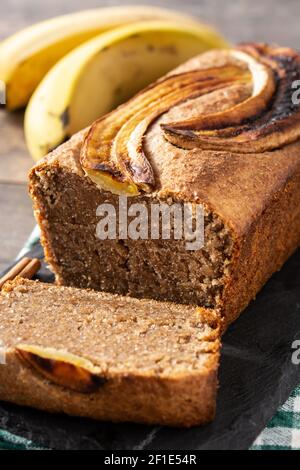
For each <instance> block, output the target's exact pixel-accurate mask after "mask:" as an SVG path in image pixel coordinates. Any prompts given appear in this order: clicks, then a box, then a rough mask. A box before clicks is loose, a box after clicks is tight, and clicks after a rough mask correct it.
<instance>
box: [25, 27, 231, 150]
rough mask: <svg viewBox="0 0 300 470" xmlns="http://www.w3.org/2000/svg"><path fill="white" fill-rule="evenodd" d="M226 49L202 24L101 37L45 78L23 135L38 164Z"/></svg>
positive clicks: (124, 30) (118, 30)
mask: <svg viewBox="0 0 300 470" xmlns="http://www.w3.org/2000/svg"><path fill="white" fill-rule="evenodd" d="M218 47H222V48H224V47H227V43H226V42H225V41H224V40H223V39H222V38H221V37H220V36H219V35H217V34H216V33H214V32H212V31H211V30H210V29H207V28H206V27H203V26H202V25H195V24H194V25H192V24H191V23H189V24H184V23H183V22H181V24H180V23H178V22H170V21H152V22H149V21H145V22H138V23H133V24H130V25H127V26H123V27H120V28H116V29H114V30H113V31H111V32H108V33H105V34H102V35H100V36H97V37H96V38H94V39H92V40H90V41H87V42H86V43H84V44H83V45H81V46H80V47H78V48H76V49H74V50H73V51H72V52H70V53H69V54H67V55H66V56H65V57H64V58H63V59H61V60H60V61H59V62H58V63H57V64H56V65H55V66H54V67H53V68H52V69H51V70H50V71H49V72H48V74H47V75H46V76H45V78H44V79H43V80H42V82H41V83H40V85H39V86H38V88H37V89H36V91H35V92H34V94H33V95H32V97H31V100H30V101H29V104H28V107H27V110H26V113H25V136H26V140H27V144H28V148H29V150H30V152H31V154H32V156H33V158H34V159H39V158H40V157H41V156H43V155H45V154H46V153H47V152H48V151H49V150H51V149H53V148H55V147H56V146H57V145H59V144H60V143H61V142H62V141H63V140H64V139H65V138H66V137H67V136H70V135H72V134H74V133H75V132H77V131H78V130H80V129H82V128H84V127H85V126H87V125H89V124H91V123H92V122H93V121H94V120H95V119H97V118H98V117H99V116H101V115H103V114H105V113H107V112H109V111H111V110H112V109H114V108H115V107H116V106H118V105H119V104H120V103H122V102H124V101H126V100H127V99H128V98H130V97H131V96H132V95H133V94H135V93H136V92H137V91H139V90H141V89H142V88H144V87H145V86H146V85H148V84H149V83H151V82H152V81H154V80H155V79H157V78H158V77H160V76H161V75H163V74H165V73H166V72H168V71H169V70H171V69H173V68H174V67H176V66H177V65H179V64H180V63H182V62H184V61H185V60H187V59H188V58H190V57H192V56H194V55H197V54H199V53H201V52H203V51H205V50H207V49H211V48H218Z"/></svg>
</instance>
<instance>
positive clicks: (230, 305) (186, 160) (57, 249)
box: [30, 45, 300, 327]
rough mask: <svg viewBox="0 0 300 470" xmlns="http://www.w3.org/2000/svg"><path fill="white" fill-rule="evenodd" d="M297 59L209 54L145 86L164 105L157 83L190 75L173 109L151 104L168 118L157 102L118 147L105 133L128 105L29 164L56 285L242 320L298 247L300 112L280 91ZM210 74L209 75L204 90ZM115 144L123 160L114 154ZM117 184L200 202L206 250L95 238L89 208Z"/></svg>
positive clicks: (144, 196) (150, 195) (282, 53)
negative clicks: (140, 132) (189, 307)
mask: <svg viewBox="0 0 300 470" xmlns="http://www.w3.org/2000/svg"><path fill="white" fill-rule="evenodd" d="M245 57H246V59H245ZM272 57H273V58H272ZM274 57H275V59H276V58H277V59H278V60H277V59H276V60H277V62H276V60H275V59H274ZM280 57H281V59H280ZM280 60H281V62H280ZM299 63H300V62H299V56H298V55H297V54H296V53H295V52H294V51H291V50H289V49H284V48H277V49H274V50H273V49H270V48H268V47H265V46H260V45H254V46H248V47H247V46H245V47H244V50H243V51H242V54H241V51H240V50H237V51H235V52H234V53H233V52H228V51H213V52H209V53H205V54H203V55H201V56H199V57H196V58H194V59H193V60H192V61H189V62H188V63H187V64H184V65H183V66H181V67H180V68H178V69H176V71H174V74H173V75H172V74H171V75H169V76H168V77H165V78H163V79H162V80H161V81H160V82H158V83H157V84H155V85H154V86H153V88H150V92H151V90H153V89H154V90H156V94H157V93H160V95H159V96H162V100H161V103H169V102H170V103H173V101H174V100H173V98H174V96H175V97H177V98H178V95H177V94H176V93H175V95H172V96H173V98H172V99H170V100H166V99H165V98H166V97H165V96H164V95H163V94H162V95H161V93H162V89H161V86H162V83H163V86H165V83H169V84H170V83H171V84H172V86H175V88H176V86H177V85H176V83H177V82H176V79H174V77H175V76H177V75H178V74H181V75H180V76H181V78H180V79H179V78H178V80H179V81H178V87H179V88H180V87H181V85H182V84H183V85H182V86H183V87H185V84H186V87H185V88H184V89H185V90H186V93H187V94H186V95H185V99H184V100H183V101H181V102H180V100H179V101H178V100H177V101H176V100H175V102H174V103H173V104H172V105H170V107H166V108H163V107H162V106H161V104H159V103H158V108H157V109H160V110H161V109H163V113H162V114H159V115H157V116H156V115H155V116H156V117H155V119H152V117H153V115H154V114H155V113H154V111H155V109H154V108H155V107H153V106H152V108H151V110H152V111H153V113H154V114H152V115H151V114H150V118H151V119H150V118H149V116H148V117H147V115H146V118H145V119H146V121H145V120H144V121H143V120H141V121H139V126H137V128H135V132H133V133H132V134H131V135H130V139H128V142H130V145H128V146H127V148H125V147H126V142H125V141H124V135H126V133H125V132H123V133H122V132H121V131H120V134H121V137H122V138H120V139H119V140H118V139H117V137H118V136H119V134H117V136H115V140H112V141H110V140H108V142H109V145H108V146H107V145H106V144H105V139H104V138H103V136H107V133H108V135H111V134H113V135H114V133H113V132H111V131H112V130H113V129H114V127H113V126H112V127H110V124H109V123H111V122H113V123H114V124H117V123H118V122H121V123H123V121H124V122H125V124H124V126H125V130H126V129H127V128H126V122H129V123H130V122H131V121H130V120H128V121H126V120H124V115H125V116H126V112H127V111H128V107H129V109H130V106H131V104H132V102H129V104H127V105H125V114H124V112H123V111H124V108H121V110H120V109H118V110H117V111H116V114H113V115H112V116H107V117H106V118H105V119H102V120H99V122H96V123H95V124H94V125H93V126H92V127H91V128H90V129H87V130H84V131H82V132H81V133H79V134H77V135H75V136H74V137H73V138H72V139H71V140H70V141H69V142H67V143H65V144H63V145H62V146H61V147H59V148H58V149H57V150H55V151H54V152H52V153H51V154H49V155H48V156H47V157H46V158H45V159H44V160H43V161H41V162H40V163H38V164H37V165H36V166H35V167H34V168H33V170H32V171H31V173H30V193H31V196H32V198H33V202H34V209H35V215H36V218H37V221H38V223H39V226H40V228H41V234H42V244H43V246H44V249H45V255H46V259H47V261H48V263H49V265H50V267H51V269H52V270H53V271H54V273H55V275H56V279H57V281H58V283H59V284H63V285H71V286H78V287H92V288H93V289H97V290H103V291H111V292H115V293H120V294H127V293H128V294H130V295H131V296H135V297H148V298H155V299H159V300H171V301H175V302H180V303H186V304H189V303H192V304H197V305H199V306H203V307H209V308H212V309H218V310H219V311H220V313H221V316H222V318H223V320H224V327H226V326H227V325H228V324H229V323H230V322H232V321H233V320H234V319H235V318H237V316H238V315H239V314H240V312H241V311H242V310H243V309H244V308H245V307H246V306H247V305H248V303H249V302H250V301H251V300H252V299H253V298H254V297H255V296H256V294H257V292H258V291H259V290H260V289H261V288H262V286H263V285H264V283H265V282H266V281H267V280H268V279H269V277H270V276H271V275H272V274H273V273H274V272H275V271H276V270H278V269H280V268H281V266H282V264H283V263H284V262H285V260H286V259H287V258H288V257H289V256H290V255H291V253H292V252H293V251H294V250H295V249H296V248H297V247H298V246H299V243H300V211H299V207H300V204H299V201H300V158H299V151H300V147H299V145H300V144H299V140H298V133H299V125H298V124H297V123H298V114H297V113H298V108H297V106H294V105H293V104H290V103H291V100H292V96H290V95H289V94H288V93H290V92H291V90H292V87H291V86H290V85H291V83H290V78H291V76H293V77H298V75H299V79H300V65H299ZM274 64H275V65H274ZM286 64H290V65H289V67H286ZM206 70H209V72H205V71H206ZM193 73H196V75H195V77H196V78H195V77H194V76H193ZM205 73H208V75H209V77H210V78H211V79H212V82H213V83H214V88H213V89H208V91H209V92H204V91H203V90H204V89H203V87H202V85H201V83H206V82H205ZM191 74H192V75H191ZM203 74H204V75H203ZM232 74H233V78H232ZM291 74H292V75H291ZM276 76H278V77H279V79H278V81H276V80H275V78H276ZM170 77H171V78H170ZM186 77H188V78H187V79H186ZM201 77H202V78H201ZM237 77H238V78H237ZM249 77H250V81H249ZM193 78H195V80H193ZM203 78H204V81H203ZM196 79H197V80H199V86H198V85H197V83H198V82H197V80H196ZM180 80H182V82H181V81H180ZM185 80H187V81H186V82H185ZM201 80H202V81H201ZM251 80H253V82H252V81H251ZM179 85H180V86H179ZM168 86H169V85H168ZM189 87H190V88H189ZM194 87H196V89H194ZM197 87H198V88H197ZM201 87H202V88H201ZM166 90H167V88H166ZM148 91H149V89H148ZM148 91H147V90H146V91H145V93H146V95H144V97H145V96H146V97H147V96H148V95H147V93H148ZM190 91H191V92H192V93H193V94H192V95H191V96H189V95H188V93H189V92H190ZM206 91H207V90H206ZM166 93H167V92H166ZM197 93H198V94H197ZM142 96H143V95H142ZM155 96H156V95H155ZM270 97H271V98H272V99H271V101H270V103H269V99H270ZM150 98H151V95H150ZM177 98H176V99H177ZM136 99H138V100H140V99H141V95H138V97H137V98H136ZM136 99H135V100H136ZM147 99H148V101H149V96H148V98H147ZM289 99H290V101H289ZM172 100H173V101H172ZM134 102H135V101H134ZM130 103H131V104H130ZM135 103H136V102H135ZM270 104H272V106H273V107H272V106H271V107H270ZM126 106H127V108H126ZM168 106H169V105H168ZM273 108H274V109H273ZM122 110H123V111H122ZM144 111H145V110H143V109H142V110H141V113H142V115H143V116H144V114H143V112H144ZM122 113H123V114H122ZM251 113H252V114H253V113H254V114H255V113H256V114H255V116H253V115H252V114H251ZM146 114H147V113H146ZM203 117H204V118H203ZM205 117H207V120H206V119H205ZM147 118H149V123H150V124H149V126H148V127H147V126H145V122H146V124H147V123H148V121H147ZM246 118H247V119H248V120H247V119H246ZM250 118H251V119H250ZM249 119H250V120H249ZM103 123H104V124H105V125H104V124H103ZM270 123H273V124H272V125H270ZM143 126H144V127H145V128H146V131H145V133H144V134H143V135H142V136H140V137H141V140H140V141H138V142H137V145H136V146H133V150H132V143H133V142H135V139H134V138H133V137H132V136H133V135H134V137H136V135H137V134H138V132H137V131H138V130H139V129H141V128H142V129H143ZM205 126H206V127H205ZM122 129H123V130H124V128H122ZM127 130H128V129H127ZM226 136H227V137H228V139H227V138H226ZM101 139H102V140H101ZM117 143H119V144H120V145H119V147H120V148H121V150H122V149H123V150H124V148H125V150H124V155H125V156H123V154H122V152H121V151H120V154H118V153H117V155H115V154H114V152H115V153H116V148H117V149H118V148H119V147H118V146H117ZM98 144H99V145H98ZM124 145H125V147H124ZM107 147H108V148H109V151H107ZM129 148H130V149H131V154H130V152H129V150H128V149H129ZM117 157H118V158H119V159H118V158H117ZM123 157H124V158H123ZM101 158H102V159H103V161H102V160H101ZM114 158H116V160H114ZM116 162H117V163H116ZM117 164H118V165H119V166H118V165H117ZM128 168H129V169H128ZM132 168H133V169H134V170H132ZM130 169H131V170H130ZM137 169H138V170H139V171H137ZM124 182H125V183H126V184H125V183H124ZM124 184H125V186H124ZM109 185H111V186H109ZM122 185H123V186H122ZM126 185H127V186H126ZM109 187H111V191H109V190H108V188H109ZM120 187H127V188H128V187H130V188H133V189H132V194H131V195H130V197H128V205H129V206H130V204H133V203H136V202H140V203H143V204H144V205H146V206H147V207H149V206H150V205H151V204H155V203H158V202H164V203H166V204H172V203H173V202H179V203H181V204H183V203H184V202H190V203H192V204H193V205H194V206H197V205H201V206H202V207H203V209H204V215H205V221H204V222H205V223H204V225H205V233H204V246H203V248H202V249H199V250H195V251H189V250H187V249H186V245H185V240H172V239H171V240H162V239H159V240H156V239H151V238H150V239H147V240H131V239H125V240H123V239H120V238H118V237H116V239H114V240H99V239H98V238H97V236H96V226H97V223H98V222H99V218H98V217H97V215H96V211H97V207H98V206H99V205H100V204H103V203H107V202H108V203H111V204H112V205H113V206H115V207H116V206H117V201H118V196H117V195H116V194H115V193H114V192H115V189H116V188H118V189H120Z"/></svg>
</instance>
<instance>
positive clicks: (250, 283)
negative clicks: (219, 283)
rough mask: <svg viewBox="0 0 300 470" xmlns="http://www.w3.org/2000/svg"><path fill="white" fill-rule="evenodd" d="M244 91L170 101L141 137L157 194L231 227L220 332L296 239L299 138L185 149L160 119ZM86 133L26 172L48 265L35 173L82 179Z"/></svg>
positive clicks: (215, 104)
mask: <svg viewBox="0 0 300 470" xmlns="http://www.w3.org/2000/svg"><path fill="white" fill-rule="evenodd" d="M222 60H223V59H222V54H221V53H220V51H212V52H208V53H205V54H202V55H201V56H199V57H197V58H194V59H192V60H191V61H189V62H187V63H186V64H184V65H183V66H181V67H179V68H178V69H177V71H187V70H192V69H193V68H199V67H209V66H210V65H212V64H214V65H215V64H222ZM244 93H245V90H242V89H240V87H239V86H233V87H231V88H230V89H227V91H226V93H225V94H224V92H222V91H217V92H214V93H210V94H209V95H206V96H204V97H201V98H200V99H199V100H197V101H196V102H193V103H192V104H190V105H189V104H183V105H181V106H179V107H177V108H176V107H175V109H172V110H171V111H170V112H169V113H167V114H166V115H164V116H163V118H161V119H159V120H158V121H157V122H155V123H154V125H153V126H152V127H151V128H150V130H149V132H148V134H147V135H146V137H145V151H146V153H147V157H148V158H149V160H150V162H151V164H152V166H153V168H154V172H155V177H156V182H157V188H156V193H155V196H157V197H158V198H159V199H167V198H169V197H171V198H173V199H175V200H177V201H178V200H180V201H188V202H196V203H199V204H203V205H204V206H205V207H206V208H207V209H208V210H211V211H213V212H214V213H215V214H217V215H218V217H219V218H220V219H221V220H222V221H223V222H224V224H225V225H226V226H228V227H230V229H231V233H232V238H233V240H234V246H235V250H234V257H233V263H232V268H231V275H230V276H229V278H228V280H227V284H226V286H225V289H224V292H223V299H222V305H221V315H222V317H223V320H224V330H225V329H226V327H227V326H228V325H229V324H230V323H231V322H232V321H233V320H235V319H236V318H237V317H238V316H239V314H240V313H241V311H242V310H243V309H244V308H245V307H246V306H247V305H248V304H249V302H250V301H251V300H252V299H253V298H254V297H255V296H256V294H257V293H258V292H259V291H260V289H261V288H262V287H263V285H264V284H265V283H266V281H267V280H268V279H269V278H270V276H271V275H272V274H273V273H274V272H275V271H277V270H279V269H280V268H281V267H282V265H283V264H284V262H285V261H286V260H287V259H288V257H289V256H290V255H291V254H292V253H293V252H294V251H295V250H296V249H297V247H299V245H300V156H299V155H300V142H296V143H293V144H290V145H287V146H285V147H284V148H281V149H278V150H274V151H272V152H265V153H261V154H253V153H249V154H247V153H243V154H231V153H226V152H216V151H203V150H200V149H194V150H183V149H178V148H177V147H174V146H173V145H171V144H170V143H168V142H166V141H165V139H164V138H163V136H162V132H161V130H160V123H161V121H162V120H163V121H164V122H167V121H168V119H170V120H172V119H173V120H174V118H175V120H176V118H179V117H181V118H182V117H186V116H190V115H191V113H193V112H194V111H195V109H197V112H201V113H202V114H205V113H209V112H212V110H214V111H215V110H216V109H217V110H222V109H225V108H226V107H228V106H230V105H232V103H236V102H238V101H239V100H240V99H241V97H242V96H243V94H244ZM87 131H88V129H85V130H84V131H81V132H80V133H78V134H76V135H75V136H73V137H72V138H71V139H70V140H69V141H68V142H66V143H64V144H63V145H62V146H60V147H59V148H58V149H56V150H55V151H54V152H52V153H50V154H49V155H48V156H47V157H46V158H45V159H44V160H42V161H41V162H40V163H38V164H37V165H36V166H35V167H34V168H33V169H32V171H31V173H30V193H31V196H32V198H33V200H34V207H35V213H36V217H37V220H38V223H39V225H40V227H41V231H42V241H43V245H44V248H45V252H46V258H47V261H48V262H49V264H50V265H55V262H56V260H55V255H54V253H53V252H52V249H51V246H50V245H49V243H48V237H47V231H46V228H45V224H44V220H43V217H44V216H43V213H42V210H41V205H40V201H39V200H38V198H37V197H36V193H35V182H36V175H37V174H38V173H40V172H43V171H47V170H48V169H49V170H51V171H55V169H63V171H66V172H72V173H76V174H77V175H79V176H81V177H82V178H86V176H85V175H84V173H83V171H82V168H81V166H80V161H79V156H80V150H81V146H82V143H83V139H84V137H85V135H86V133H87ZM91 184H93V183H92V182H91Z"/></svg>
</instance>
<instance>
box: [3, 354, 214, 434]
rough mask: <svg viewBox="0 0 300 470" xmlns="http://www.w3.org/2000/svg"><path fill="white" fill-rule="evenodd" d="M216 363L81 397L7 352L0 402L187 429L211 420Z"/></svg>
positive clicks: (117, 381)
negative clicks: (173, 376)
mask: <svg viewBox="0 0 300 470" xmlns="http://www.w3.org/2000/svg"><path fill="white" fill-rule="evenodd" d="M216 370H217V361H216V363H215V364H211V368H210V370H209V371H208V372H207V374H206V375H202V376H201V375H195V376H186V377H182V378H180V379H170V380H167V379H160V378H155V377H146V376H145V377H138V376H135V375H134V374H129V375H128V376H123V377H120V378H111V379H108V380H107V381H106V382H105V384H104V385H103V386H102V387H100V388H99V390H98V391H97V392H96V393H93V394H80V393H76V392H75V391H71V390H67V389H64V388H62V387H59V386H57V385H55V384H53V383H50V382H48V381H47V380H45V379H43V378H41V377H40V376H37V375H34V374H33V373H32V371H31V370H30V369H28V368H27V367H26V366H24V364H23V363H22V362H21V361H20V358H19V356H18V355H17V354H16V353H15V352H14V351H10V352H9V353H8V354H7V364H6V365H5V366H1V367H0V398H1V400H4V401H9V402H13V403H17V404H19V405H24V406H30V407H34V408H38V409H41V410H44V411H48V412H52V413H66V414H69V415H75V416H83V417H88V418H92V419H98V420H103V421H112V422H120V421H124V422H126V421H131V422H139V423H145V424H161V425H167V426H183V427H190V426H196V425H199V424H205V423H208V422H210V421H212V419H213V418H214V415H215V400H216V390H217V372H216Z"/></svg>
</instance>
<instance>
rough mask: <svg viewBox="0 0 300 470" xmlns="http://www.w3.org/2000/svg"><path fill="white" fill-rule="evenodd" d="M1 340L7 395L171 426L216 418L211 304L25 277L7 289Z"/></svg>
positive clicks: (0, 377) (57, 408)
mask: <svg viewBox="0 0 300 470" xmlns="http://www.w3.org/2000/svg"><path fill="white" fill-rule="evenodd" d="M0 340H1V352H2V356H3V357H4V359H5V361H4V362H5V363H4V364H1V365H0V400H6V401H11V402H14V403H17V404H20V405H26V406H32V407H36V408H40V409H43V410H47V411H51V412H63V413H67V414H71V415H78V416H86V417H90V418H95V419H99V420H110V421H133V422H142V423H148V424H166V425H171V426H192V425H197V424H202V423H206V422H209V421H210V420H211V419H212V418H213V416H214V413H215V398H216V388H217V368H218V361H219V348H220V342H219V321H218V316H217V315H215V314H214V313H213V312H211V311H207V310H205V309H199V308H195V307H192V306H184V305H176V304H172V303H168V302H161V303H160V302H156V301H153V300H138V299H134V298H130V297H121V296H115V295H111V294H106V293H97V292H93V291H89V290H78V289H74V288H66V287H57V286H53V285H46V284H42V283H39V282H33V281H28V280H24V279H21V278H19V279H16V280H15V281H12V282H7V283H6V284H5V286H4V288H3V289H2V291H1V294H0ZM3 353H5V354H3ZM2 356H1V357H2Z"/></svg>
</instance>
